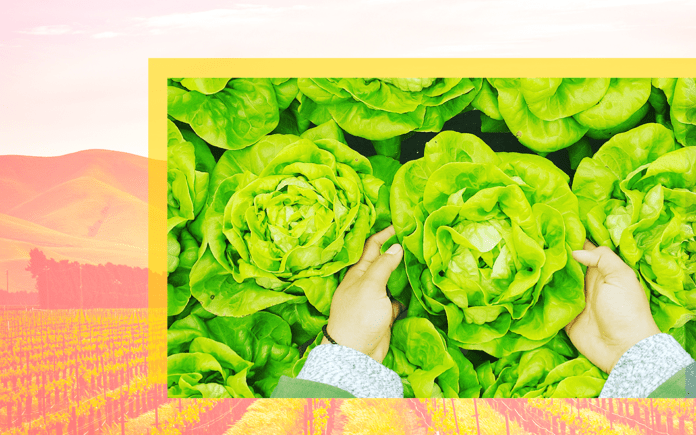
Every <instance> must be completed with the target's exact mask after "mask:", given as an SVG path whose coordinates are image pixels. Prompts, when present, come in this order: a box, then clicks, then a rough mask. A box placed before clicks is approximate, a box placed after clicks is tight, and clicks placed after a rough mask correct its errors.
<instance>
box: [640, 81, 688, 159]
mask: <svg viewBox="0 0 696 435" xmlns="http://www.w3.org/2000/svg"><path fill="white" fill-rule="evenodd" d="M652 85H653V87H654V88H656V89H659V91H657V92H653V94H652V95H651V99H650V103H651V104H652V106H653V107H654V108H655V111H656V113H657V116H656V120H657V121H658V122H660V123H661V124H664V125H665V126H667V127H669V128H671V129H673V130H674V136H675V138H676V140H677V142H679V143H680V144H682V145H684V146H695V145H696V79H694V78H680V79H669V78H659V79H653V80H652Z"/></svg>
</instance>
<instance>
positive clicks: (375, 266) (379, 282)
mask: <svg viewBox="0 0 696 435" xmlns="http://www.w3.org/2000/svg"><path fill="white" fill-rule="evenodd" d="M403 256H404V250H403V248H401V245H399V244H398V243H397V244H394V245H392V246H391V247H390V248H389V249H387V252H385V253H384V254H382V255H380V256H379V257H378V258H377V259H376V260H375V261H374V262H373V263H372V264H371V265H370V267H369V268H368V269H367V271H365V275H364V277H363V278H364V280H365V282H368V283H370V284H374V286H375V287H377V288H379V289H380V290H384V291H386V288H387V281H389V276H391V273H392V272H393V271H394V270H396V268H397V266H398V265H399V263H400V262H401V258H402V257H403Z"/></svg>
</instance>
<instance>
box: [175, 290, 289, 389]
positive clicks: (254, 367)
mask: <svg viewBox="0 0 696 435" xmlns="http://www.w3.org/2000/svg"><path fill="white" fill-rule="evenodd" d="M172 320H174V321H173V322H172V324H171V325H170V326H169V328H168V329H167V355H168V358H167V381H168V388H169V394H168V396H169V397H203V398H230V397H232V398H253V397H270V394H271V392H272V391H273V389H274V388H275V386H276V385H277V384H278V380H279V379H280V376H282V375H287V376H292V375H293V372H292V370H293V367H294V366H295V364H296V363H297V361H298V357H299V355H298V350H297V345H296V344H293V343H292V340H291V334H292V332H291V330H290V326H289V325H288V324H287V322H285V321H284V320H283V319H281V318H280V317H278V316H276V315H274V314H271V313H267V312H258V313H254V314H252V315H249V316H246V317H242V318H235V317H218V316H215V315H213V314H212V313H210V312H208V311H206V310H205V309H203V307H202V306H201V304H200V303H199V302H198V301H195V300H193V299H192V302H191V303H189V305H188V306H187V307H186V309H185V310H184V312H182V313H181V314H180V315H178V316H176V318H175V319H172Z"/></svg>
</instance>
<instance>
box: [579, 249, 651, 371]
mask: <svg viewBox="0 0 696 435" xmlns="http://www.w3.org/2000/svg"><path fill="white" fill-rule="evenodd" d="M573 258H575V259H576V260H577V261H578V262H579V263H581V264H584V265H585V266H587V273H586V274H585V301H586V305H585V309H584V310H583V312H582V313H580V315H578V317H576V318H575V319H574V320H573V321H572V322H570V323H569V324H568V325H567V326H566V328H565V330H566V332H567V333H568V337H570V340H571V341H572V342H573V344H574V345H575V347H577V348H578V350H579V351H580V353H582V354H583V355H585V356H586V357H587V358H588V359H589V360H590V361H592V363H594V364H595V365H596V366H597V367H599V368H600V369H602V370H604V371H605V372H606V373H610V372H611V371H612V369H613V368H614V365H616V363H617V362H618V361H619V359H620V358H621V356H622V355H623V354H624V353H626V351H627V350H628V349H630V348H631V347H632V346H633V345H634V344H636V343H638V342H639V341H641V340H643V339H645V338H648V337H650V336H652V335H655V334H659V333H660V330H659V329H658V327H657V325H656V324H655V321H654V320H653V317H652V314H651V313H650V304H649V303H648V300H647V298H646V297H645V291H644V290H643V286H642V285H641V284H640V282H639V281H638V279H637V278H636V275H635V272H633V269H631V268H630V267H629V266H628V265H626V263H624V262H623V261H622V260H621V258H619V256H618V255H616V254H615V253H614V252H613V251H612V250H611V249H609V248H607V247H605V246H600V247H596V246H595V245H593V244H592V243H590V242H589V241H585V246H584V250H582V251H574V252H573Z"/></svg>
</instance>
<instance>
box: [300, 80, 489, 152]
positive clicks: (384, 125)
mask: <svg viewBox="0 0 696 435" xmlns="http://www.w3.org/2000/svg"><path fill="white" fill-rule="evenodd" d="M298 86H299V89H300V96H299V101H300V105H299V107H298V111H299V114H300V116H301V117H303V118H306V119H309V120H311V121H312V122H313V123H314V124H321V123H323V122H326V121H328V120H330V119H333V120H334V121H336V122H337V123H338V125H340V126H341V128H343V129H344V130H345V131H347V132H348V133H350V134H352V135H354V136H359V137H363V138H366V139H369V140H371V141H373V142H374V143H375V148H376V149H377V152H378V153H379V154H383V155H387V156H390V157H394V158H397V159H398V157H399V153H400V145H401V140H400V137H401V136H402V135H404V134H407V133H410V132H413V131H435V132H437V131H440V130H442V126H443V125H444V123H445V122H446V121H447V120H449V119H450V118H452V117H454V116H455V115H458V114H459V113H461V112H462V111H463V110H464V109H465V108H466V107H467V106H468V105H469V103H471V101H472V100H473V99H474V97H475V96H476V94H477V93H478V91H479V89H480V88H481V79H469V78H463V79H454V78H326V79H319V78H316V79H311V78H300V79H298Z"/></svg>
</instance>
